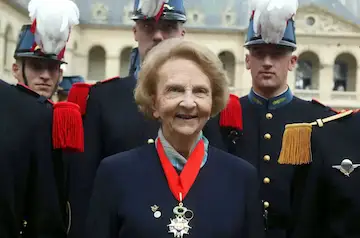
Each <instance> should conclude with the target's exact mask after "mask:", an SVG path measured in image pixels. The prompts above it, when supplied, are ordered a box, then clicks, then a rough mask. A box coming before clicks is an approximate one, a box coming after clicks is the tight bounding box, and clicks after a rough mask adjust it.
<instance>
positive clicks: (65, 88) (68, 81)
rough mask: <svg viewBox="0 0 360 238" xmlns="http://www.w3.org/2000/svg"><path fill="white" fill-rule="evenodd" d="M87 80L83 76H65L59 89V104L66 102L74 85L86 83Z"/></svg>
mask: <svg viewBox="0 0 360 238" xmlns="http://www.w3.org/2000/svg"><path fill="white" fill-rule="evenodd" d="M84 82H85V80H84V78H83V77H82V76H79V75H76V76H63V78H62V80H61V82H60V83H59V87H58V89H57V97H58V102H63V101H66V100H67V98H68V95H69V92H70V89H71V87H72V86H73V84H74V83H84Z"/></svg>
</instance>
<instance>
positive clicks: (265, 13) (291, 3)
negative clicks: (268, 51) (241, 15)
mask: <svg viewBox="0 0 360 238" xmlns="http://www.w3.org/2000/svg"><path fill="white" fill-rule="evenodd" d="M298 6H299V3H298V0H253V2H252V9H253V14H254V20H253V23H254V25H253V29H254V32H255V35H256V36H260V35H261V37H262V39H263V40H264V41H265V42H266V43H272V44H278V43H279V42H280V41H281V39H282V38H283V37H284V33H285V30H286V26H287V22H288V20H290V19H291V18H292V17H293V16H294V15H295V14H296V11H297V9H298Z"/></svg>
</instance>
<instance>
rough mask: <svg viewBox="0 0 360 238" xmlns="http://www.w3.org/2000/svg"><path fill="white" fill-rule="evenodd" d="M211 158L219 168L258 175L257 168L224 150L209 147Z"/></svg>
mask: <svg viewBox="0 0 360 238" xmlns="http://www.w3.org/2000/svg"><path fill="white" fill-rule="evenodd" d="M209 157H210V159H212V162H214V163H215V164H216V166H217V167H226V168H229V169H231V170H238V171H241V172H246V171H248V172H249V173H256V168H255V167H254V166H253V165H252V164H250V163H249V162H247V161H246V160H244V159H242V158H240V157H237V156H235V155H233V154H230V153H228V152H225V151H223V150H220V149H218V148H216V147H213V146H209Z"/></svg>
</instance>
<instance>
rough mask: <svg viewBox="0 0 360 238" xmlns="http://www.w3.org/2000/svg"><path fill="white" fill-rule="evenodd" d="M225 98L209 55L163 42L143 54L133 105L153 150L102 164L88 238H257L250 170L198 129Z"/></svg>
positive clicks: (257, 210)
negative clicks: (152, 124)
mask: <svg viewBox="0 0 360 238" xmlns="http://www.w3.org/2000/svg"><path fill="white" fill-rule="evenodd" d="M228 97H229V94H228V89H227V78H226V73H225V72H224V70H223V68H222V63H221V62H220V60H219V59H218V58H217V57H216V55H214V54H213V53H212V52H211V51H210V50H209V49H207V48H205V47H203V46H201V45H197V44H194V43H192V42H188V41H183V40H181V39H169V40H166V41H163V42H162V43H160V44H159V45H157V46H156V47H154V48H153V49H152V50H151V51H150V52H149V53H148V55H147V56H146V58H145V61H144V62H143V65H142V70H141V72H140V75H139V80H138V84H137V87H136V89H135V100H136V102H137V104H138V105H139V108H140V110H141V111H142V112H143V113H144V114H145V115H146V116H148V117H151V118H153V119H154V120H159V121H160V123H161V128H160V129H159V133H158V137H157V139H156V140H155V143H154V144H149V145H146V146H143V147H140V148H136V149H133V150H130V151H127V152H123V153H119V154H116V155H113V156H110V157H108V158H106V159H104V160H103V161H102V162H101V165H100V167H99V169H98V172H97V177H96V180H95V186H94V191H93V196H92V198H91V203H90V210H89V217H88V234H87V237H88V238H117V237H120V238H149V237H151V238H169V237H177V238H183V237H185V238H186V237H189V238H190V237H194V238H202V237H204V238H205V237H206V238H212V237H214V238H215V237H216V238H230V237H233V238H235V237H236V238H240V237H241V238H248V237H252V238H261V237H262V235H263V234H262V232H263V220H262V214H261V205H260V204H261V203H260V200H259V196H258V195H259V194H258V182H257V179H256V178H257V176H256V170H255V168H254V167H252V166H251V165H250V164H248V163H247V162H245V161H244V160H242V159H240V158H238V157H235V156H233V155H230V154H228V153H226V152H223V151H220V150H218V149H216V148H214V147H211V145H209V142H208V140H207V139H206V137H205V136H204V135H203V134H202V129H203V127H204V125H205V124H206V122H207V121H208V119H209V118H210V117H211V116H214V115H216V114H217V113H219V112H220V111H221V110H222V109H223V108H224V107H225V106H226V103H227V100H228Z"/></svg>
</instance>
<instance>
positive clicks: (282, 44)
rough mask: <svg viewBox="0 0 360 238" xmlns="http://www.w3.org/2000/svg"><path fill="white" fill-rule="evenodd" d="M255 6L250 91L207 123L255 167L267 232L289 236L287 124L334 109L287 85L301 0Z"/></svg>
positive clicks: (250, 29)
mask: <svg viewBox="0 0 360 238" xmlns="http://www.w3.org/2000/svg"><path fill="white" fill-rule="evenodd" d="M265 2H266V1H265ZM253 6H254V9H253V11H252V14H251V17H250V23H249V27H248V33H247V39H246V42H245V47H246V49H248V51H249V53H248V54H247V55H246V68H247V69H248V70H250V72H251V76H252V88H251V91H250V92H249V94H248V95H246V96H244V97H242V98H240V99H238V98H237V97H236V96H231V98H230V100H229V104H228V107H227V108H226V109H225V110H224V111H223V112H222V113H221V115H220V118H217V119H215V120H212V121H210V122H209V123H208V127H210V128H215V127H214V126H213V125H214V124H217V123H219V124H220V126H221V132H222V136H223V142H225V145H226V146H227V150H228V151H229V152H231V153H234V154H235V155H237V156H239V157H241V158H244V159H246V160H248V161H249V162H250V163H252V164H253V165H254V166H256V167H257V169H258V174H259V176H260V179H261V181H262V184H261V188H260V189H261V198H262V200H263V207H264V222H265V229H266V231H267V234H266V235H267V237H268V238H285V237H289V235H290V233H291V230H292V227H293V224H292V206H291V197H292V196H291V190H290V185H291V181H292V178H293V175H294V169H293V168H292V167H291V166H285V165H279V164H278V163H277V158H278V157H279V153H280V149H281V140H282V134H283V131H284V127H285V125H286V124H287V123H289V122H301V121H304V120H305V121H307V120H315V119H317V118H322V117H324V116H327V115H332V114H335V112H332V111H331V110H330V109H329V108H327V107H325V106H323V105H321V104H319V103H317V102H316V101H312V102H310V101H304V100H302V99H300V98H298V97H296V96H294V95H293V93H292V92H291V90H290V87H289V85H288V83H287V75H288V71H292V70H293V69H294V67H295V65H296V62H297V56H295V55H293V51H294V50H295V49H296V37H295V22H294V19H293V16H294V15H295V14H296V9H297V1H296V2H295V1H294V5H293V6H291V4H290V3H288V2H282V3H281V2H279V1H275V0H274V1H273V0H269V1H268V2H266V3H264V1H258V2H255V3H254V5H253ZM284 16H286V17H284ZM215 132H216V131H215ZM217 134H220V133H217ZM215 135H216V134H215ZM208 138H209V141H210V144H213V142H215V143H218V142H219V138H218V137H211V136H209V135H208Z"/></svg>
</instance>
